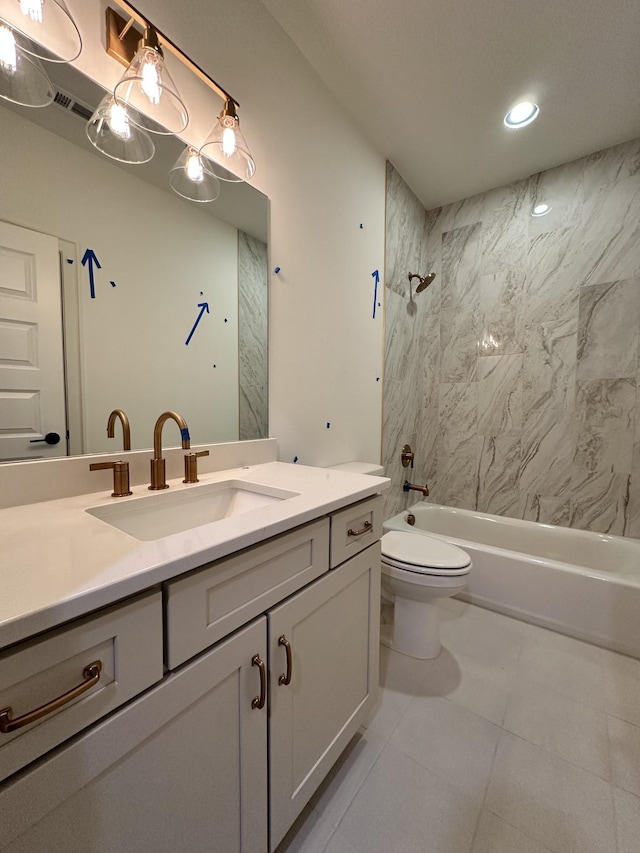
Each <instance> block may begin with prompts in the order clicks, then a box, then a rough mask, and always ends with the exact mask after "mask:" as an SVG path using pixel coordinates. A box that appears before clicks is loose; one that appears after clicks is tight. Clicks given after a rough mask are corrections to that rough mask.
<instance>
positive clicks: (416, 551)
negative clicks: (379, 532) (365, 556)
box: [381, 530, 471, 581]
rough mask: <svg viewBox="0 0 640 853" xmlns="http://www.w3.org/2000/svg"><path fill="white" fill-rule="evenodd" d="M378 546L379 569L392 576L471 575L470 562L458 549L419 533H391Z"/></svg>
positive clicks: (466, 555) (465, 554)
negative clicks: (408, 573) (380, 565)
mask: <svg viewBox="0 0 640 853" xmlns="http://www.w3.org/2000/svg"><path fill="white" fill-rule="evenodd" d="M381 544H382V565H383V567H384V568H385V569H386V570H387V574H389V575H392V576H396V577H401V576H402V575H401V574H400V573H402V572H410V573H411V574H413V575H431V576H440V577H443V576H446V577H458V576H461V575H468V574H469V572H470V571H471V558H470V557H469V555H468V554H467V553H465V552H464V551H463V550H462V549H461V548H458V547H457V546H456V545H451V544H449V543H448V542H443V541H442V540H440V539H435V538H433V537H431V536H424V535H423V534H421V533H405V532H403V531H396V530H392V531H389V533H385V534H384V536H383V537H382V540H381ZM417 580H418V579H417V578H416V581H417Z"/></svg>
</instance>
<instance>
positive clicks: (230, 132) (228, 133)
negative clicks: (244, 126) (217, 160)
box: [222, 122, 238, 157]
mask: <svg viewBox="0 0 640 853" xmlns="http://www.w3.org/2000/svg"><path fill="white" fill-rule="evenodd" d="M234 124H235V122H234ZM237 147H238V145H237V143H236V132H235V130H234V129H233V127H225V129H224V130H223V131H222V153H223V154H224V156H225V157H233V155H234V154H235V153H236V149H237Z"/></svg>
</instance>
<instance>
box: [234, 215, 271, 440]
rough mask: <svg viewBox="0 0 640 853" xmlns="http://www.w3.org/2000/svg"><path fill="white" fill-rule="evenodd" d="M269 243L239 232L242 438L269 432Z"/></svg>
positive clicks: (239, 343)
mask: <svg viewBox="0 0 640 853" xmlns="http://www.w3.org/2000/svg"><path fill="white" fill-rule="evenodd" d="M267 252H268V250H267V244H266V243H263V242H262V241H261V240H258V239H257V238H256V237H251V236H250V235H249V234H245V233H244V231H239V232H238V328H239V332H238V336H239V340H238V352H239V387H240V429H239V433H240V435H239V437H240V440H241V441H244V440H247V439H254V438H267V437H268V435H269V387H268V358H267V337H268V333H267V313H268V299H267V278H268V256H267Z"/></svg>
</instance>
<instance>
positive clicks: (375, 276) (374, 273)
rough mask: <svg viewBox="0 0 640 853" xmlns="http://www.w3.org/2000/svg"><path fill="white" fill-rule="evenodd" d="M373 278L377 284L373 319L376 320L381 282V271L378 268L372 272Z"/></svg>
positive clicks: (374, 289)
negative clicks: (379, 284)
mask: <svg viewBox="0 0 640 853" xmlns="http://www.w3.org/2000/svg"><path fill="white" fill-rule="evenodd" d="M371 278H373V279H374V282H375V284H374V286H373V319H374V320H375V319H376V305H377V304H378V283H379V282H380V273H379V272H378V270H374V271H373V272H372V273H371Z"/></svg>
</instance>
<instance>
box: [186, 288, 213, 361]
mask: <svg viewBox="0 0 640 853" xmlns="http://www.w3.org/2000/svg"><path fill="white" fill-rule="evenodd" d="M198 308H199V309H200V313H199V314H198V316H197V317H196V321H195V323H194V324H193V328H192V329H191V331H190V332H189V337H188V338H187V340H186V341H185V342H184V345H185V346H186V347H188V346H189V341H190V340H191V338H192V337H193V333H194V332H195V330H196V329H197V328H198V323H199V322H200V320H201V319H202V315H203V314H204V312H205V311H206V312H207V314H208V313H209V303H208V302H198ZM214 367H215V365H214Z"/></svg>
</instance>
